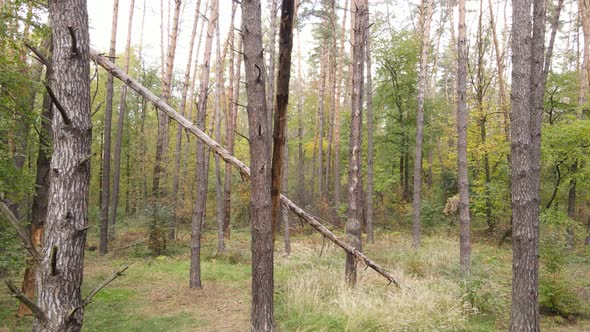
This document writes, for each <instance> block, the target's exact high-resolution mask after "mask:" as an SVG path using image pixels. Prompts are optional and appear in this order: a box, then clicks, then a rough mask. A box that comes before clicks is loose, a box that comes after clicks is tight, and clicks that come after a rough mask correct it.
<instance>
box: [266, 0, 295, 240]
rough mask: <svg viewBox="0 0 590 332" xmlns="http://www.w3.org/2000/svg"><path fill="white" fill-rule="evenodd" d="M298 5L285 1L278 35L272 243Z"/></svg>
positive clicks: (281, 181)
mask: <svg viewBox="0 0 590 332" xmlns="http://www.w3.org/2000/svg"><path fill="white" fill-rule="evenodd" d="M294 14H295V1H294V0H283V1H282V5H281V27H280V31H279V72H278V77H277V96H276V99H275V100H276V105H275V110H274V131H273V141H274V143H273V150H272V171H271V172H272V190H271V192H272V219H273V239H274V236H275V232H276V229H277V228H278V225H279V224H280V223H279V216H280V215H279V213H280V212H281V205H280V204H281V202H280V195H281V186H282V183H283V181H284V179H283V176H282V172H283V168H284V166H283V164H284V163H285V164H287V163H288V161H283V158H284V157H285V155H286V152H285V145H286V137H287V106H288V105H289V81H290V79H291V52H292V49H293V17H294Z"/></svg>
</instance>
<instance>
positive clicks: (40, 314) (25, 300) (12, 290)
mask: <svg viewBox="0 0 590 332" xmlns="http://www.w3.org/2000/svg"><path fill="white" fill-rule="evenodd" d="M2 204H4V203H2ZM4 282H5V283H6V286H7V287H8V290H9V291H10V294H11V295H12V297H14V298H15V299H17V300H19V301H20V302H21V303H22V304H24V305H25V306H26V307H27V308H29V309H30V310H31V312H32V313H33V315H35V317H37V319H39V320H40V321H42V322H45V321H46V320H47V316H45V313H44V312H43V310H41V308H39V307H38V306H37V305H36V304H35V302H33V301H32V300H31V299H29V298H28V297H27V296H26V295H25V294H23V293H22V292H21V291H20V290H19V289H18V288H17V287H16V286H15V285H14V284H13V283H12V282H10V281H9V280H5V281H4Z"/></svg>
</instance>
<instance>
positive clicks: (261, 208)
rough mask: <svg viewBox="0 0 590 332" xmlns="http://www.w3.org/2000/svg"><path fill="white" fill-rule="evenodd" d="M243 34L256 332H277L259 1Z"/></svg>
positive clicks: (252, 1) (245, 13) (250, 6)
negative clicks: (275, 324)
mask: <svg viewBox="0 0 590 332" xmlns="http://www.w3.org/2000/svg"><path fill="white" fill-rule="evenodd" d="M241 30H242V33H243V37H242V38H243V41H244V64H245V68H246V92H247V96H248V106H247V110H248V127H249V130H248V133H249V139H250V169H251V176H252V178H251V192H250V218H251V220H250V223H251V227H250V229H251V233H252V310H251V322H250V323H251V329H252V330H253V331H274V329H275V328H274V314H273V310H274V309H273V308H274V305H273V295H274V276H273V259H274V257H273V240H272V237H273V235H272V219H271V218H272V216H271V169H270V167H268V166H269V165H270V162H271V158H270V140H271V133H270V131H269V126H268V115H267V114H268V112H269V110H268V108H267V103H266V102H267V100H266V95H265V91H264V88H265V84H264V83H265V82H264V80H265V77H264V76H265V75H264V72H265V69H264V68H265V65H264V55H263V47H262V22H261V9H260V1H259V0H244V1H242V29H241Z"/></svg>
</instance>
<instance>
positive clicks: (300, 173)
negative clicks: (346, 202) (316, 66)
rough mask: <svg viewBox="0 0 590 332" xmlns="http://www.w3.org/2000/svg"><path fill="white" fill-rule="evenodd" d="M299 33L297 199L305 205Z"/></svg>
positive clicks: (298, 44)
mask: <svg viewBox="0 0 590 332" xmlns="http://www.w3.org/2000/svg"><path fill="white" fill-rule="evenodd" d="M300 35H301V33H300V32H299V31H297V139H298V141H299V142H298V143H297V178H298V179H299V181H298V184H297V199H298V200H299V204H301V205H305V202H306V199H305V197H306V196H305V169H304V167H305V155H304V153H303V75H302V74H301V40H300Z"/></svg>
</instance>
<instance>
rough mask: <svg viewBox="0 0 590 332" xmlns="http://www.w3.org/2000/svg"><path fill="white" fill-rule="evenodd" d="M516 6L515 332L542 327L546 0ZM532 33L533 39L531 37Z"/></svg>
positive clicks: (513, 116)
mask: <svg viewBox="0 0 590 332" xmlns="http://www.w3.org/2000/svg"><path fill="white" fill-rule="evenodd" d="M532 2H533V8H532V9H533V10H532V15H531V1H530V0H526V1H521V2H514V3H513V4H512V17H513V21H512V63H513V65H512V114H511V128H510V129H511V140H512V142H511V145H512V146H511V155H512V172H511V173H512V215H513V231H512V239H513V242H512V251H513V254H512V255H513V259H512V309H511V322H510V330H511V331H539V302H538V301H539V299H538V296H539V290H538V273H539V258H538V253H539V187H540V186H539V184H540V183H539V175H540V143H541V119H542V112H543V94H544V89H545V87H544V82H543V63H544V45H543V44H544V35H545V1H542V0H533V1H532ZM531 35H532V38H531Z"/></svg>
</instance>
